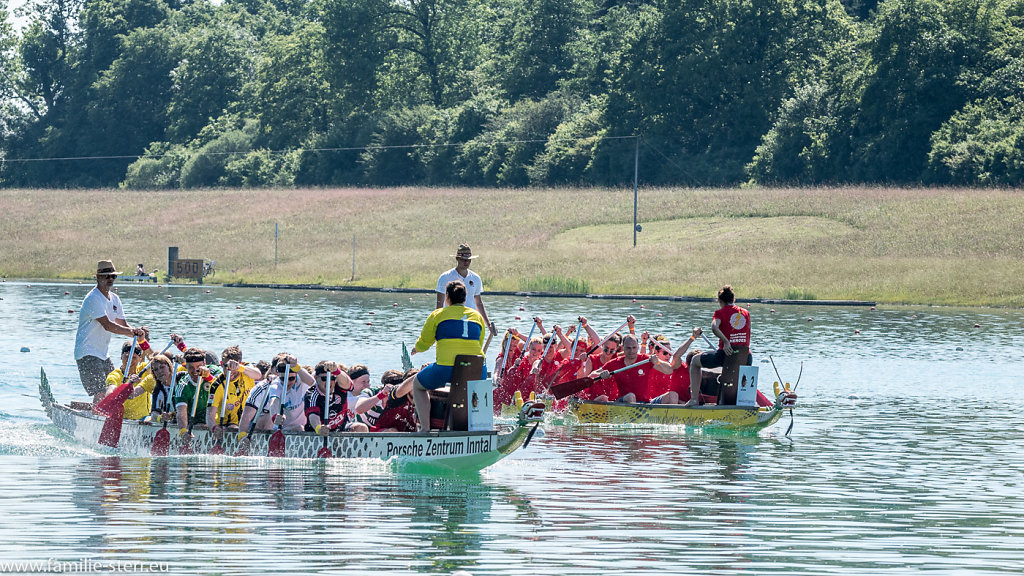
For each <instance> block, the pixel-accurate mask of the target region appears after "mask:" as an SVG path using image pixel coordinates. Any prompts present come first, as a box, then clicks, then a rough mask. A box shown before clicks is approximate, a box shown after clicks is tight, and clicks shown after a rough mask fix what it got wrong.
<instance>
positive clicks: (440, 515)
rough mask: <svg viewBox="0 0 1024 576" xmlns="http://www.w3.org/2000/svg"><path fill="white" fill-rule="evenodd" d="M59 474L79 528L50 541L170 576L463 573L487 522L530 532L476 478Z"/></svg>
mask: <svg viewBox="0 0 1024 576" xmlns="http://www.w3.org/2000/svg"><path fill="white" fill-rule="evenodd" d="M64 472H65V473H67V472H69V471H67V470H65V471H64ZM70 473H71V476H72V478H70V479H68V480H69V483H70V485H71V486H72V494H71V501H72V502H73V503H74V505H75V507H76V508H77V509H78V512H77V513H75V515H76V516H78V517H79V518H81V519H82V522H81V526H80V527H76V528H75V529H74V530H73V532H72V533H68V531H67V527H66V526H64V527H63V529H61V530H57V531H56V533H52V532H51V534H53V535H56V534H57V533H59V534H60V537H61V539H62V540H63V542H64V545H66V546H67V548H68V549H70V550H78V551H79V552H78V555H81V554H82V553H83V552H81V551H88V552H87V553H88V554H89V555H90V557H91V558H92V560H93V561H94V562H101V563H102V562H113V561H122V560H130V561H147V562H148V561H153V562H159V563H166V564H169V566H170V569H171V571H172V572H177V571H182V570H193V569H200V567H201V566H202V565H205V563H206V562H208V561H209V558H210V556H211V553H212V555H213V556H215V557H217V558H218V561H217V564H218V567H220V568H223V569H225V570H228V571H230V570H252V569H255V568H263V569H270V568H271V567H272V565H273V564H274V558H280V559H283V558H295V559H296V560H295V561H296V562H297V564H295V565H296V566H298V565H301V566H302V567H303V569H304V570H310V571H316V570H323V569H329V568H335V569H339V568H340V569H351V568H360V567H362V568H368V567H371V566H378V567H379V566H380V565H381V562H382V561H383V562H384V563H385V564H387V565H392V566H395V567H401V568H402V569H405V570H413V571H417V572H420V571H421V572H427V573H437V572H442V573H450V572H452V571H455V570H458V569H466V570H469V571H471V572H472V571H473V569H474V567H476V566H477V565H478V563H479V560H480V558H481V557H482V551H483V548H484V546H485V544H486V542H487V540H488V539H489V536H487V534H488V532H489V530H488V527H491V526H493V524H494V523H495V522H507V523H510V524H514V525H516V526H519V527H522V526H524V525H529V524H533V525H535V526H537V525H539V524H540V514H539V512H538V511H537V510H536V509H535V508H534V506H533V505H532V504H531V502H530V500H529V499H528V498H526V497H525V496H524V495H522V494H520V493H518V492H516V491H515V490H513V489H512V488H509V487H506V486H500V485H494V484H492V483H491V482H488V481H486V480H485V479H483V478H482V477H481V476H480V474H479V473H477V474H471V475H457V476H450V477H439V476H438V475H436V474H414V473H394V472H393V471H392V470H391V469H390V468H389V467H388V465H387V464H386V463H384V462H378V461H374V460H365V461H343V460H326V461H322V460H321V461H309V460H296V459H271V458H247V459H236V458H230V457H209V456H198V457H172V458H152V459H151V458H125V457H118V456H103V457H96V458H88V459H84V460H82V461H80V462H78V463H77V465H76V466H75V467H74V469H73V470H71V471H70ZM499 518H500V519H499ZM254 551H258V552H254ZM203 558H205V560H203V561H202V562H200V559H203ZM69 559H70V558H69Z"/></svg>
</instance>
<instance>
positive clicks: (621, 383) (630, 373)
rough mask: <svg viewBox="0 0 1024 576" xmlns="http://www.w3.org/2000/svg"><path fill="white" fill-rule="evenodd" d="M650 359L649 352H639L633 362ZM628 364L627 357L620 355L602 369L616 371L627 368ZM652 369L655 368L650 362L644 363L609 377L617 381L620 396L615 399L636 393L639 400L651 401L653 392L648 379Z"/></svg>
mask: <svg viewBox="0 0 1024 576" xmlns="http://www.w3.org/2000/svg"><path fill="white" fill-rule="evenodd" d="M649 359H650V356H648V355H647V354H637V355H636V361H635V362H632V363H633V364H636V363H637V362H643V361H644V360H649ZM626 366H628V364H626V358H625V357H624V356H619V357H617V358H615V359H614V360H611V361H609V362H608V363H607V364H605V365H604V366H602V367H601V369H602V370H607V371H609V372H614V371H615V370H618V369H619V368H625V367H626ZM652 370H654V368H652V367H651V365H650V364H644V365H642V366H637V367H636V368H633V369H631V370H626V371H625V372H619V373H618V374H615V375H614V376H612V377H611V378H609V380H614V381H615V386H616V388H617V389H618V397H617V398H615V399H616V400H618V399H619V398H622V397H623V396H625V395H626V394H629V393H633V394H634V395H636V401H637V402H650V401H651V395H650V394H651V393H650V387H649V386H648V380H649V378H650V374H651V371H652ZM609 398H611V396H609Z"/></svg>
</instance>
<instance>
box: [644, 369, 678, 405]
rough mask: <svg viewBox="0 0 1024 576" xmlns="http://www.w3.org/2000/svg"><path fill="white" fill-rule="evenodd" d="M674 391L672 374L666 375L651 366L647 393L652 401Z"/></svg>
mask: <svg viewBox="0 0 1024 576" xmlns="http://www.w3.org/2000/svg"><path fill="white" fill-rule="evenodd" d="M671 389H672V374H665V373H663V372H660V371H658V370H655V369H654V366H651V375H650V377H649V378H648V379H647V392H648V394H650V395H651V399H652V400H653V399H654V398H657V397H658V396H661V395H662V394H664V393H666V392H668V391H669V390H671Z"/></svg>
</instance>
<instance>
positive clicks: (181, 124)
mask: <svg viewBox="0 0 1024 576" xmlns="http://www.w3.org/2000/svg"><path fill="white" fill-rule="evenodd" d="M176 40H177V42H176V44H178V45H180V47H181V48H180V55H176V59H177V63H176V66H175V67H174V68H173V71H172V72H171V75H170V76H171V78H172V85H171V99H170V103H169V105H168V109H167V120H168V123H169V124H168V129H167V133H168V136H169V137H170V139H171V140H172V141H175V142H186V141H188V140H191V139H192V138H194V137H195V136H196V134H198V133H199V131H200V130H202V128H203V127H204V126H206V125H207V123H209V122H210V120H212V119H213V118H217V117H218V116H220V115H221V114H224V113H225V112H227V111H228V110H229V108H230V107H231V106H232V104H234V103H236V102H237V101H238V100H239V99H240V97H241V90H242V86H243V82H244V80H245V79H246V78H249V77H251V76H252V73H253V67H254V65H253V63H252V62H251V58H252V57H251V53H252V47H253V46H254V45H258V44H257V43H256V41H255V39H254V38H253V37H252V35H251V34H250V33H249V31H248V30H246V29H245V28H243V27H241V26H239V25H238V24H237V23H236V22H234V21H233V20H232V19H231V18H230V16H229V15H228V14H227V12H226V11H224V10H222V11H219V12H218V13H217V15H216V16H214V17H213V18H212V19H211V20H210V21H209V22H208V23H204V24H202V25H199V26H196V27H193V28H191V29H189V30H187V31H186V32H185V33H184V34H179V35H178V37H177V39H176ZM292 80H298V78H292Z"/></svg>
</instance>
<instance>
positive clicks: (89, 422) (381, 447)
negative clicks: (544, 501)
mask: <svg viewBox="0 0 1024 576" xmlns="http://www.w3.org/2000/svg"><path fill="white" fill-rule="evenodd" d="M39 391H40V400H41V401H42V403H43V408H44V409H46V412H47V415H48V416H49V417H50V419H51V420H52V421H53V423H54V424H55V425H56V426H57V427H58V428H59V429H61V430H62V431H63V432H65V433H66V434H68V435H69V436H71V437H73V438H74V439H75V440H76V441H78V442H80V443H82V444H84V445H86V446H90V447H95V448H100V449H103V450H107V449H108V448H107V447H105V446H101V444H100V442H99V439H100V432H101V430H102V429H103V424H104V422H105V421H106V418H104V417H103V416H99V415H96V414H93V413H91V412H89V411H85V410H77V409H74V408H71V407H69V406H66V405H63V404H57V403H56V402H54V401H53V396H52V395H51V394H50V387H49V383H48V382H47V380H46V374H45V372H44V373H42V374H41V378H40V385H39ZM542 419H543V414H539V415H538V414H537V413H536V412H535V413H533V415H532V416H529V417H527V416H525V415H524V417H523V418H521V419H520V420H519V421H517V422H516V423H515V424H512V425H509V426H505V427H503V428H502V429H495V430H485V431H454V432H440V431H433V432H427V433H408V432H374V433H352V432H345V433H340V434H334V435H332V436H330V437H328V439H327V446H328V448H330V450H331V453H332V454H333V457H334V458H368V459H378V460H385V461H389V462H396V463H398V464H403V465H404V464H421V463H427V464H430V465H436V466H440V467H444V468H450V469H455V470H480V469H482V468H485V467H487V466H490V465H491V464H494V463H495V462H497V461H499V460H501V459H502V458H504V457H505V456H508V455H509V454H511V453H512V452H514V451H515V450H517V449H518V448H520V447H521V446H523V444H524V443H525V442H526V441H527V438H528V437H529V435H530V427H529V426H528V424H531V423H535V422H540V421H541V420H542ZM162 427H163V426H162V425H157V424H147V423H142V422H137V421H134V420H124V421H123V422H122V426H121V437H120V440H119V442H118V445H117V448H116V450H117V452H118V453H120V454H124V455H131V456H150V454H151V450H152V446H153V440H154V438H155V437H156V434H157V432H158V431H159V430H160V429H161V428H162ZM167 430H168V432H170V436H171V441H170V451H169V453H170V454H178V453H179V451H180V448H181V446H182V444H183V441H182V440H181V437H180V435H179V431H180V428H178V427H177V426H168V427H167ZM192 434H193V439H192V443H191V448H192V450H193V452H195V453H196V454H205V453H209V452H210V450H211V449H212V448H213V447H214V446H216V444H217V443H216V441H215V439H214V438H213V435H212V434H210V433H209V431H208V430H207V429H206V427H205V426H199V425H196V426H195V427H194V428H193V430H192ZM270 435H271V433H270V432H255V433H253V434H252V435H251V436H250V437H249V439H248V442H247V444H248V453H249V454H250V455H253V456H263V455H266V454H267V450H268V445H269V440H270ZM285 438H286V441H285V455H284V457H286V458H316V456H317V452H318V451H319V450H320V449H321V448H322V447H323V445H324V437H323V436H317V435H316V434H313V433H312V432H289V433H286V434H285ZM221 446H222V447H223V449H224V453H225V454H228V455H231V454H235V453H236V452H237V451H238V448H239V441H238V440H237V439H236V438H235V435H234V434H225V435H224V437H223V443H222V444H221Z"/></svg>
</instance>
